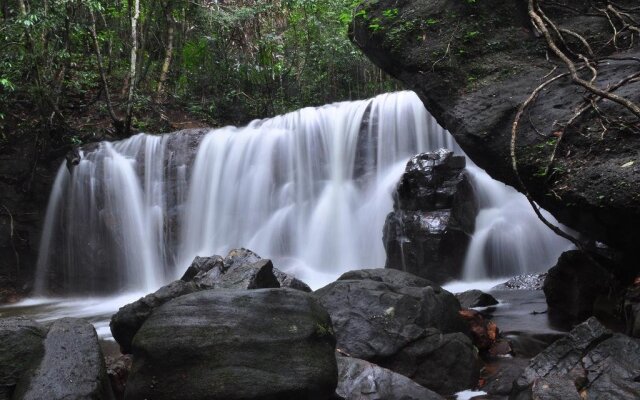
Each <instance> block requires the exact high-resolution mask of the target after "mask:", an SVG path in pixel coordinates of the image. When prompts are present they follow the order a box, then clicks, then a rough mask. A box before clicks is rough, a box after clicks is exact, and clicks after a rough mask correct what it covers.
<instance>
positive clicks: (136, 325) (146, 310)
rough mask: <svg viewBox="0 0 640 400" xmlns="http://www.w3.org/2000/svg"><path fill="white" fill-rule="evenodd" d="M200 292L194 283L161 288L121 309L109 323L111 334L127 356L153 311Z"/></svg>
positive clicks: (176, 282) (179, 281) (181, 282)
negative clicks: (172, 301) (136, 336)
mask: <svg viewBox="0 0 640 400" xmlns="http://www.w3.org/2000/svg"><path fill="white" fill-rule="evenodd" d="M198 290H200V288H199V287H198V285H196V284H195V283H194V282H185V281H182V280H178V281H174V282H172V283H170V284H168V285H166V286H163V287H161V288H160V289H158V290H157V291H156V292H155V293H151V294H148V295H146V296H144V297H143V298H141V299H139V300H137V301H135V302H133V303H130V304H127V305H125V306H123V307H121V308H120V309H119V310H118V312H117V313H115V314H114V315H113V316H112V317H111V322H110V323H109V327H110V328H111V334H112V335H113V338H114V339H115V340H116V341H117V342H118V344H120V350H121V351H122V352H123V353H125V354H129V353H131V342H132V341H133V337H134V336H135V334H136V332H138V329H140V327H141V326H142V324H143V323H144V321H146V319H147V318H149V316H150V315H151V313H152V312H153V310H155V309H156V308H157V307H160V306H161V305H163V304H164V303H166V302H168V301H169V300H171V299H174V298H176V297H180V296H183V295H185V294H189V293H194V292H197V291H198Z"/></svg>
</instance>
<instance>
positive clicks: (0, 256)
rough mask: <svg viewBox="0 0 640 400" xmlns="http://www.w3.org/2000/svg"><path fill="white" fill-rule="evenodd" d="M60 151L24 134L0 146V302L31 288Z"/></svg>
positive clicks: (10, 299)
mask: <svg viewBox="0 0 640 400" xmlns="http://www.w3.org/2000/svg"><path fill="white" fill-rule="evenodd" d="M59 153H60V152H58V153H56V152H55V151H53V150H51V149H48V148H45V149H43V148H41V146H38V145H37V144H35V143H34V141H33V140H29V139H27V138H25V139H24V140H21V141H18V143H15V144H13V145H12V146H8V147H6V148H2V149H0V303H3V302H5V301H13V300H15V299H16V298H17V297H16V296H17V295H18V294H19V293H20V292H24V291H25V290H29V288H30V285H31V282H32V280H33V273H34V269H35V265H36V261H37V257H38V255H37V251H38V244H39V241H40V231H41V227H42V223H43V221H44V217H45V210H46V207H47V199H48V198H49V192H50V190H51V185H52V183H53V179H54V178H55V174H56V171H57V168H58V165H59V163H60V161H59V160H60V159H62V157H63V156H64V152H62V153H61V154H59Z"/></svg>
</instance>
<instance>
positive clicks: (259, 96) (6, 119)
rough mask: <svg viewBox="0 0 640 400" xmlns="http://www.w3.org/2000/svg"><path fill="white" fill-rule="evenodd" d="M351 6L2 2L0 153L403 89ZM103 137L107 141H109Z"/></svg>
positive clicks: (227, 1)
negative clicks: (373, 57) (34, 135)
mask: <svg viewBox="0 0 640 400" xmlns="http://www.w3.org/2000/svg"><path fill="white" fill-rule="evenodd" d="M356 6H357V2H356V3H354V2H353V0H218V1H212V0H160V1H158V0H127V1H122V0H31V1H29V0H2V9H1V13H2V25H1V27H0V30H1V33H0V49H1V50H0V128H1V129H0V132H1V133H2V136H1V137H0V144H1V145H6V144H7V143H9V142H10V141H11V137H12V136H15V135H23V133H24V132H27V131H29V132H31V131H40V130H46V131H47V132H49V134H50V135H51V134H52V132H53V135H54V136H56V135H57V137H56V138H52V139H54V141H57V142H61V143H65V144H67V145H68V144H80V143H82V142H84V141H93V140H96V139H99V138H95V137H94V138H88V136H87V135H93V136H95V135H98V133H97V132H100V131H104V132H106V133H107V136H108V137H116V138H117V137H125V136H129V135H130V134H132V133H133V132H136V131H153V132H158V131H166V130H171V129H175V128H176V127H177V126H179V125H176V124H172V123H171V121H173V120H184V119H187V120H188V119H198V120H200V121H204V122H205V123H206V124H208V125H222V124H229V123H243V122H246V121H248V120H251V119H253V118H262V117H267V116H271V115H275V114H279V113H283V112H286V111H290V110H293V109H296V108H300V107H303V106H311V105H320V104H323V103H328V102H332V101H338V100H348V99H355V98H364V97H370V96H372V95H374V94H377V93H380V92H383V91H388V90H392V89H395V82H394V81H392V80H391V79H390V78H388V77H387V76H385V75H384V74H383V73H382V72H381V71H380V70H379V69H378V68H376V67H375V66H374V65H373V64H371V63H370V62H369V61H368V60H367V59H366V58H365V57H364V56H363V55H362V54H361V53H360V51H359V50H357V49H356V48H355V47H354V46H353V45H352V44H351V43H350V42H349V40H348V38H347V28H348V25H349V23H350V22H351V21H352V18H353V12H354V11H353V10H354V9H355V8H356ZM103 135H104V134H103Z"/></svg>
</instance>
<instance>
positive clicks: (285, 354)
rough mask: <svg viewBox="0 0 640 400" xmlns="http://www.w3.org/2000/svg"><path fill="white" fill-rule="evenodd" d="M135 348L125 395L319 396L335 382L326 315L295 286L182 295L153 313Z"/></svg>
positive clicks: (228, 399)
mask: <svg viewBox="0 0 640 400" xmlns="http://www.w3.org/2000/svg"><path fill="white" fill-rule="evenodd" d="M194 310H197V311H194ZM132 349H133V367H132V370H131V374H130V376H129V380H128V382H127V388H126V393H125V398H126V399H142V398H150V399H154V400H163V399H172V400H177V399H189V400H198V399H207V400H212V399H213V400H215V399H225V400H233V399H273V400H275V399H282V400H287V399H291V400H293V399H318V400H320V399H328V398H331V397H332V396H333V395H334V393H335V389H336V385H337V375H338V371H337V366H336V359H335V354H334V352H335V336H334V333H333V328H332V325H331V319H330V318H329V315H328V314H327V311H326V310H325V309H324V308H323V307H322V306H321V305H320V304H319V302H318V301H317V300H316V299H314V297H313V296H312V295H310V294H307V293H304V292H302V291H299V290H293V289H258V290H233V291H226V290H220V291H218V290H207V291H201V292H197V293H192V294H189V295H185V296H182V297H180V298H177V299H174V300H172V301H170V302H168V303H166V304H164V305H163V306H161V307H159V308H157V309H156V310H155V311H154V312H153V314H152V315H151V316H150V317H149V318H148V319H147V320H146V321H145V323H144V324H143V325H142V327H141V328H140V330H139V331H138V333H137V334H136V336H135V338H134V340H133V345H132Z"/></svg>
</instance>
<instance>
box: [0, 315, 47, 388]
mask: <svg viewBox="0 0 640 400" xmlns="http://www.w3.org/2000/svg"><path fill="white" fill-rule="evenodd" d="M46 335H47V330H46V329H45V328H44V326H42V325H40V324H39V323H37V322H34V321H32V320H30V319H27V318H23V317H15V318H3V319H0V400H9V399H11V398H12V396H13V392H14V390H15V387H16V385H17V384H18V381H19V380H20V378H21V377H23V375H25V374H26V373H27V371H30V370H31V369H32V368H34V367H35V366H36V365H37V364H38V363H39V362H40V358H41V357H42V355H43V353H44V344H43V342H44V338H45V337H46Z"/></svg>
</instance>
